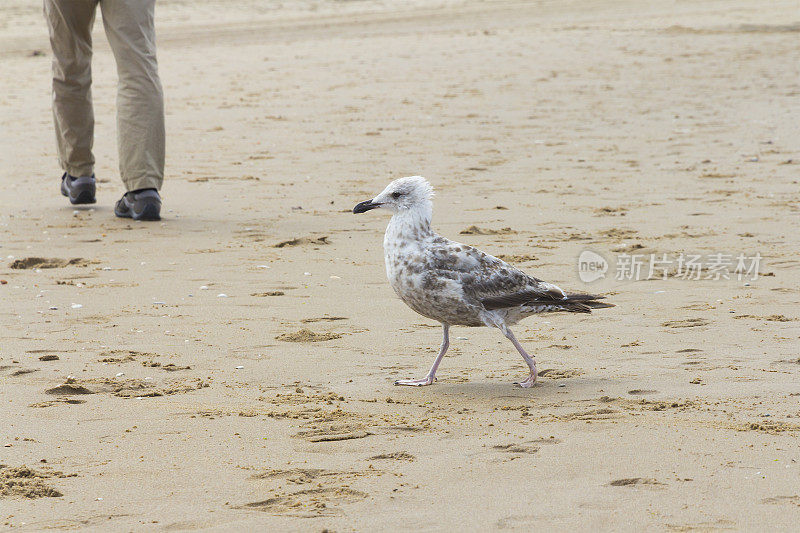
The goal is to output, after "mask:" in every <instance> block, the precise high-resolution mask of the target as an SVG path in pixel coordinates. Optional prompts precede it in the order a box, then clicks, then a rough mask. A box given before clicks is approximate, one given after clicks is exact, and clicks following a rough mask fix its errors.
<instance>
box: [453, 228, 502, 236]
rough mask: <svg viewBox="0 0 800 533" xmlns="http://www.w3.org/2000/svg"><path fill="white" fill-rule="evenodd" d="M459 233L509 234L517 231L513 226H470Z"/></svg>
mask: <svg viewBox="0 0 800 533" xmlns="http://www.w3.org/2000/svg"><path fill="white" fill-rule="evenodd" d="M458 233H459V234H460V235H509V234H511V233H516V231H514V230H513V229H511V228H500V229H490V228H479V227H478V226H470V227H468V228H466V229H462V230H461V231H459V232H458Z"/></svg>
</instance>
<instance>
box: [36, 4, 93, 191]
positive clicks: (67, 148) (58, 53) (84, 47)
mask: <svg viewBox="0 0 800 533" xmlns="http://www.w3.org/2000/svg"><path fill="white" fill-rule="evenodd" d="M96 6H97V0H44V14H45V18H46V19H47V26H48V29H49V32H50V45H51V47H52V49H53V119H54V123H55V130H56V143H57V146H58V159H59V163H60V164H61V168H62V169H63V170H64V171H65V172H66V173H67V174H69V175H71V176H74V177H76V178H78V177H89V176H92V174H93V173H94V155H93V154H92V144H93V141H94V111H93V109H92V91H91V86H92V25H93V23H94V14H95V10H96ZM92 196H93V195H92Z"/></svg>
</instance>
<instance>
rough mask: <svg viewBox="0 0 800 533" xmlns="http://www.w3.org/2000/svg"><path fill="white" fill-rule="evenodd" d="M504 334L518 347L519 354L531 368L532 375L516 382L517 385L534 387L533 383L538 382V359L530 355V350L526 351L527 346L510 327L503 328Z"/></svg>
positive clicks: (526, 387) (527, 387)
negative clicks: (518, 339)
mask: <svg viewBox="0 0 800 533" xmlns="http://www.w3.org/2000/svg"><path fill="white" fill-rule="evenodd" d="M501 331H502V332H503V335H505V336H506V337H507V338H508V340H510V341H511V342H512V343H513V344H514V348H516V349H517V351H518V352H519V354H520V355H521V356H522V358H523V359H525V362H526V363H527V364H528V368H530V370H531V374H530V376H528V378H527V379H526V380H525V381H520V382H518V383H515V385H519V386H520V387H522V388H525V389H529V388H531V387H533V384H534V383H535V382H536V361H534V360H533V357H531V356H530V355H528V352H526V351H525V348H523V347H522V345H521V344H520V343H519V342H518V341H517V338H516V337H515V336H514V334H513V333H511V330H510V329H508V328H501Z"/></svg>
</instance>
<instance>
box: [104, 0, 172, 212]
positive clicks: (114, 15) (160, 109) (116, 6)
mask: <svg viewBox="0 0 800 533" xmlns="http://www.w3.org/2000/svg"><path fill="white" fill-rule="evenodd" d="M100 9H101V10H102V13H103V25H104V26H105V30H106V35H107V36H108V42H109V44H110V45H111V49H112V50H113V52H114V58H115V59H116V62H117V74H118V76H119V82H118V87H117V144H118V149H119V169H120V175H121V178H122V182H123V183H124V184H125V188H126V190H127V191H129V192H130V191H139V190H141V189H151V188H152V189H156V190H158V189H160V188H161V184H162V182H163V179H164V141H165V140H164V137H165V134H164V97H163V93H162V90H161V80H160V79H159V77H158V64H157V62H156V41H155V24H154V10H155V0H100ZM159 207H160V205H159Z"/></svg>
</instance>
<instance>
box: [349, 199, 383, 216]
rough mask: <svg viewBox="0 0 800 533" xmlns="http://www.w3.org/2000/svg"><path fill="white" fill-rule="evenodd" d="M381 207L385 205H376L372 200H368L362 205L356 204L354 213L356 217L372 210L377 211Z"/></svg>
mask: <svg viewBox="0 0 800 533" xmlns="http://www.w3.org/2000/svg"><path fill="white" fill-rule="evenodd" d="M381 205H383V204H380V203H377V204H376V203H374V202H373V201H372V200H367V201H366V202H361V203H360V204H356V206H355V207H354V208H353V213H354V214H356V215H357V214H358V213H366V212H367V211H369V210H370V209H377V208H378V207H380V206H381Z"/></svg>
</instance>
